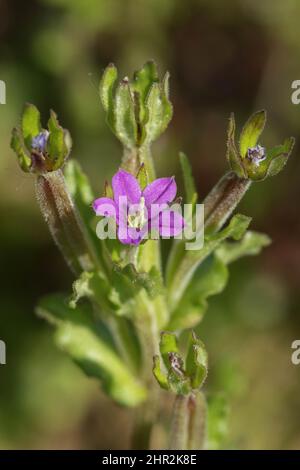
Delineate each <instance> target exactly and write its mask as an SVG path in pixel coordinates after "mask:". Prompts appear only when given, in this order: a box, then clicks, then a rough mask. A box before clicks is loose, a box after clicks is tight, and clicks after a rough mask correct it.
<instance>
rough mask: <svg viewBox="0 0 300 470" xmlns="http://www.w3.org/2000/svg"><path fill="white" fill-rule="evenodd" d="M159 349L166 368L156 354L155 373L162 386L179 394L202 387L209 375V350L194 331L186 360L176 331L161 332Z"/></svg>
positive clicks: (188, 392) (185, 393) (186, 393)
mask: <svg viewBox="0 0 300 470" xmlns="http://www.w3.org/2000/svg"><path fill="white" fill-rule="evenodd" d="M159 349H160V356H161V358H162V362H163V364H164V369H165V370H163V369H162V366H161V361H160V356H155V357H154V364H153V374H154V377H155V378H156V380H157V382H158V384H159V385H160V387H161V388H163V389H165V390H172V391H173V392H174V393H175V394H177V395H188V394H190V393H192V392H194V391H196V390H199V389H200V388H201V387H202V385H203V383H204V381H205V379H206V375H207V367H208V366H207V352H206V349H205V347H204V344H203V343H202V342H201V341H200V340H199V339H198V338H197V336H196V335H195V333H194V332H191V334H190V338H189V347H188V351H187V357H186V360H185V361H184V360H183V358H182V356H181V354H180V352H179V349H178V342H177V338H176V335H175V334H174V333H168V332H163V333H161V337H160V344H159Z"/></svg>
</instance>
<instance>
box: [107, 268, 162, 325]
mask: <svg viewBox="0 0 300 470" xmlns="http://www.w3.org/2000/svg"><path fill="white" fill-rule="evenodd" d="M111 285H112V288H111V292H110V295H109V298H110V300H111V301H112V302H113V303H114V305H115V309H116V312H117V313H118V314H119V315H127V316H128V315H129V314H130V312H132V311H133V310H134V309H135V297H136V296H137V295H138V294H139V292H140V291H141V290H142V289H144V290H145V291H146V293H147V296H148V297H149V299H150V300H153V299H155V297H157V296H159V295H160V294H162V292H163V281H162V277H161V274H160V272H159V271H158V270H157V269H156V268H155V267H153V268H151V270H150V271H149V273H138V272H137V271H136V269H135V267H134V266H133V264H128V265H126V266H125V268H120V267H118V266H116V265H115V266H114V268H113V271H112V282H111ZM135 313H137V312H135Z"/></svg>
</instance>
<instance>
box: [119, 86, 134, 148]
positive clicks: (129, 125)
mask: <svg viewBox="0 0 300 470" xmlns="http://www.w3.org/2000/svg"><path fill="white" fill-rule="evenodd" d="M114 131H115V134H116V136H117V137H118V139H119V140H120V141H121V142H122V144H123V145H124V147H125V148H127V149H130V148H133V147H135V146H136V145H137V138H138V132H137V123H136V118H135V109H134V100H133V96H132V93H131V90H130V85H129V81H128V79H124V80H122V81H121V82H120V83H119V85H118V87H117V89H116V94H115V99H114Z"/></svg>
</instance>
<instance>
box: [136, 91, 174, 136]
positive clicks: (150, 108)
mask: <svg viewBox="0 0 300 470" xmlns="http://www.w3.org/2000/svg"><path fill="white" fill-rule="evenodd" d="M146 109H147V112H146V114H145V119H144V122H142V126H143V127H144V129H145V143H147V144H150V143H151V142H154V141H155V140H156V139H157V138H158V137H159V136H160V135H161V134H162V133H163V132H164V131H165V130H166V128H167V127H168V124H169V122H170V120H171V119H172V115H173V107H172V104H171V102H170V101H169V99H168V98H167V96H166V94H165V91H164V90H163V89H162V86H161V85H160V84H159V83H153V84H152V85H151V88H150V91H149V94H148V96H147V99H146Z"/></svg>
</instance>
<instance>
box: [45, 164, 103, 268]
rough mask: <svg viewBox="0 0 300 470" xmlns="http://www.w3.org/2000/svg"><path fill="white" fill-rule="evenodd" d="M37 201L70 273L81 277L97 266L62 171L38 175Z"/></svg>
mask: <svg viewBox="0 0 300 470" xmlns="http://www.w3.org/2000/svg"><path fill="white" fill-rule="evenodd" d="M36 195H37V200H38V203H39V206H40V209H41V212H42V214H43V217H44V219H45V221H46V223H47V225H48V227H49V230H50V233H51V235H52V237H53V239H54V241H55V243H56V245H57V246H58V248H59V249H60V251H61V252H62V254H63V256H64V258H65V260H66V262H67V264H68V265H69V267H70V268H71V270H72V271H73V272H74V273H75V274H76V275H79V274H80V273H81V272H82V271H90V270H92V269H94V268H95V267H97V265H98V260H97V256H96V254H95V253H94V251H93V248H92V246H91V244H90V243H89V241H88V238H87V236H86V233H85V227H84V224H83V223H82V221H81V218H80V216H79V214H78V212H77V210H76V207H75V205H74V203H73V201H72V198H71V196H70V194H69V191H68V189H67V186H66V184H65V180H64V176H63V174H62V172H61V170H57V171H53V172H51V173H46V174H44V175H40V176H38V178H37V180H36Z"/></svg>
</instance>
